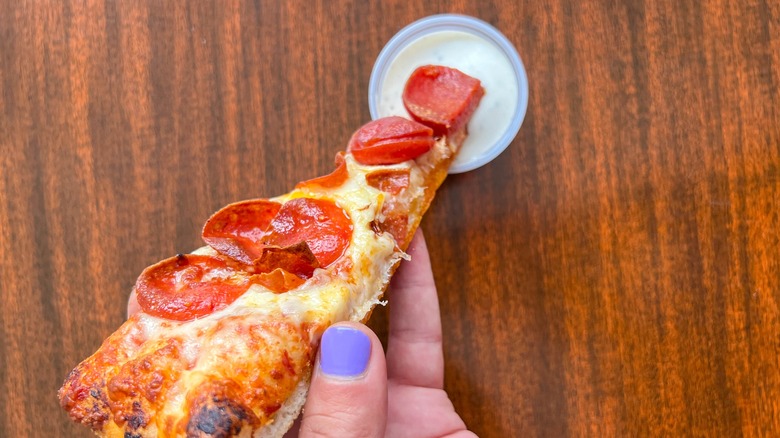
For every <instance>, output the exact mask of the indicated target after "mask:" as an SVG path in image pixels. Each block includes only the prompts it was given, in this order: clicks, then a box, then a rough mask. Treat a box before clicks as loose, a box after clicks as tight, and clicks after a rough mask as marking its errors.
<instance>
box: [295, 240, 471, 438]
mask: <svg viewBox="0 0 780 438" xmlns="http://www.w3.org/2000/svg"><path fill="white" fill-rule="evenodd" d="M408 252H409V254H410V255H411V256H412V260H411V261H410V262H404V263H403V264H402V265H401V267H400V268H399V270H398V273H397V274H396V275H395V277H394V279H393V282H392V284H391V286H390V291H389V300H390V334H389V337H388V347H387V359H385V357H384V354H383V350H382V344H381V343H380V342H379V339H377V337H376V335H375V334H374V333H373V332H372V331H371V330H370V329H369V328H368V327H366V326H364V325H362V324H358V323H339V324H336V325H334V326H333V327H331V328H329V329H328V330H327V331H326V332H325V334H324V335H323V339H322V343H321V347H320V357H319V360H318V363H317V366H316V367H315V371H314V374H313V376H312V383H311V388H310V390H309V396H308V400H307V401H306V406H305V407H304V414H303V419H302V423H301V428H300V431H299V436H300V437H302V438H313V437H347V438H349V437H384V436H386V437H391V438H392V437H445V436H446V437H452V438H466V437H476V435H474V434H473V433H472V432H469V431H468V430H467V429H466V425H465V424H464V423H463V420H461V418H460V416H458V414H457V413H456V412H455V409H454V407H453V406H452V403H451V402H450V400H449V398H448V397H447V393H446V392H444V389H443V385H444V356H443V353H442V343H441V342H442V333H441V320H440V317H439V299H438V296H437V294H436V285H435V284H434V281H433V273H432V272H431V263H430V259H429V257H428V249H427V248H426V245H425V240H424V238H423V236H422V233H421V232H418V233H417V234H416V235H415V237H414V239H413V240H412V243H411V245H410V246H409V249H408ZM289 436H295V433H294V432H293V433H292V434H290V435H288V437H289Z"/></svg>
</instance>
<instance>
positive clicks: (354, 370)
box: [320, 327, 371, 378]
mask: <svg viewBox="0 0 780 438" xmlns="http://www.w3.org/2000/svg"><path fill="white" fill-rule="evenodd" d="M370 356H371V340H370V339H369V338H368V336H366V334H365V333H363V332H361V331H360V330H357V329H354V328H351V327H331V328H329V329H327V330H326V331H325V333H324V334H323V335H322V343H321V344H320V369H321V370H322V372H324V373H325V374H328V375H331V376H336V377H345V378H352V377H357V376H359V375H361V374H363V373H364V372H365V371H366V367H367V366H368V358H369V357H370Z"/></svg>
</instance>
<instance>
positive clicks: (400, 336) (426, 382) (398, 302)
mask: <svg viewBox="0 0 780 438" xmlns="http://www.w3.org/2000/svg"><path fill="white" fill-rule="evenodd" d="M407 252H408V253H409V255H410V256H411V257H412V260H411V261H409V262H403V263H402V264H401V267H400V268H399V269H398V272H397V273H396V275H395V277H394V278H393V282H392V284H391V285H390V332H389V335H388V347H387V374H388V377H389V378H390V379H393V380H396V381H398V382H399V383H401V384H408V385H413V386H424V387H428V388H436V389H441V388H443V386H444V356H443V353H442V344H441V337H442V335H441V319H440V316H439V297H438V296H437V294H436V285H435V283H434V281H433V272H432V271H431V261H430V258H429V257H428V248H427V247H426V245H425V239H424V238H423V235H422V232H421V231H417V234H415V235H414V238H413V239H412V243H411V244H410V245H409V249H408V250H407Z"/></svg>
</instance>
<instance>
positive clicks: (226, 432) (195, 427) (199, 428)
mask: <svg viewBox="0 0 780 438" xmlns="http://www.w3.org/2000/svg"><path fill="white" fill-rule="evenodd" d="M238 389H240V388H239V387H238V385H237V384H236V383H235V382H207V383H205V384H204V385H203V386H202V387H200V388H198V389H197V390H196V394H197V396H196V397H195V399H194V400H192V402H191V407H190V410H189V411H190V420H189V422H188V423H187V436H188V437H211V438H216V437H229V436H233V435H238V433H239V432H241V429H242V428H243V427H244V425H245V424H249V425H253V424H256V423H257V422H258V421H259V419H258V418H257V416H256V415H255V414H254V413H253V412H252V410H251V409H249V408H248V407H247V406H245V405H243V404H241V403H240V402H238V401H236V400H237V399H238V397H237V394H236V393H235V392H236V390H238Z"/></svg>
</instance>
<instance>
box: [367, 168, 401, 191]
mask: <svg viewBox="0 0 780 438" xmlns="http://www.w3.org/2000/svg"><path fill="white" fill-rule="evenodd" d="M366 183H368V185H370V186H371V187H375V188H377V189H379V190H381V191H383V192H386V193H390V194H391V195H398V194H400V193H401V192H402V191H404V190H405V189H406V188H408V187H409V169H382V170H376V171H374V172H371V173H369V174H368V175H366Z"/></svg>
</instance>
